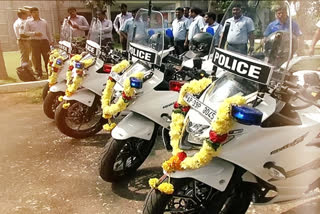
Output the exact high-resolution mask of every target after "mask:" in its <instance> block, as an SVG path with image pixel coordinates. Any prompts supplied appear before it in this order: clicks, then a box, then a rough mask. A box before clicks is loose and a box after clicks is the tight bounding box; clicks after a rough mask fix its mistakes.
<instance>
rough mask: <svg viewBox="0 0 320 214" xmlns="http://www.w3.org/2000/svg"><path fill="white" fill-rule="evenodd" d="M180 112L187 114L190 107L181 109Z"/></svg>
mask: <svg viewBox="0 0 320 214" xmlns="http://www.w3.org/2000/svg"><path fill="white" fill-rule="evenodd" d="M181 110H182V111H183V112H186V113H187V112H188V111H189V110H190V106H185V107H182V108H181Z"/></svg>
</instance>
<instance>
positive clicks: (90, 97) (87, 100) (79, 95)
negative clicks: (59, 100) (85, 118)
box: [63, 88, 96, 107]
mask: <svg viewBox="0 0 320 214" xmlns="http://www.w3.org/2000/svg"><path fill="white" fill-rule="evenodd" d="M95 96H96V95H95V93H93V92H92V91H90V90H88V89H86V88H83V89H80V90H77V91H76V92H75V93H74V94H73V95H71V96H70V97H67V96H64V97H63V99H64V100H76V101H78V102H80V103H83V104H84V105H86V106H89V107H91V106H92V104H93V101H94V98H95Z"/></svg>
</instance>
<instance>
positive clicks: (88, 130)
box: [55, 97, 106, 138]
mask: <svg viewBox="0 0 320 214" xmlns="http://www.w3.org/2000/svg"><path fill="white" fill-rule="evenodd" d="M99 100H100V98H99V97H96V98H95V101H94V102H93V104H92V106H91V107H89V106H87V105H85V104H83V103H80V102H78V101H75V100H72V101H68V102H69V103H70V106H69V108H67V109H64V108H63V102H61V103H60V104H59V106H58V107H57V110H56V112H55V121H56V125H57V127H58V129H59V130H60V131H61V132H62V133H63V134H65V135H67V136H70V137H73V138H86V137H89V136H92V135H94V134H96V133H97V132H99V131H100V130H101V129H102V126H103V124H104V123H105V122H106V120H105V119H103V118H102V110H101V104H100V102H99Z"/></svg>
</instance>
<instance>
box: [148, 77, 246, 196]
mask: <svg viewBox="0 0 320 214" xmlns="http://www.w3.org/2000/svg"><path fill="white" fill-rule="evenodd" d="M210 83H211V81H210V80H208V79H201V80H199V81H197V80H193V81H191V82H190V83H187V84H185V85H184V86H183V87H182V88H181V91H180V94H179V98H178V101H177V104H175V108H176V109H175V110H173V113H172V122H171V124H170V133H169V134H170V144H171V146H172V148H173V151H172V154H173V156H172V157H171V158H170V159H169V160H167V161H165V162H164V163H163V164H162V168H163V169H164V170H165V171H166V172H167V173H171V172H174V171H176V170H185V169H198V168H200V167H203V166H205V165H206V164H208V163H209V162H210V161H211V160H212V158H213V157H216V156H217V155H218V154H219V151H220V148H221V146H222V142H223V141H224V140H225V139H226V137H227V135H226V134H227V133H228V132H229V131H230V129H231V128H232V124H233V120H232V117H231V115H230V111H231V105H244V104H245V103H246V100H245V98H244V97H242V96H239V95H236V96H233V97H229V98H227V99H225V100H224V102H223V103H222V104H220V106H219V108H218V111H217V115H216V118H215V120H214V121H213V122H212V123H211V131H212V137H211V134H210V139H205V140H204V142H203V144H202V147H201V149H200V151H199V152H197V153H196V154H194V155H193V156H192V157H187V155H186V153H185V152H184V151H182V150H181V149H180V148H179V142H180V140H181V138H182V135H183V133H182V131H183V129H184V126H185V124H184V119H185V113H186V112H187V111H188V107H189V106H188V104H187V103H186V102H185V101H184V99H183V98H184V96H185V94H186V93H190V94H199V93H201V92H202V91H203V90H204V89H205V88H206V87H207V86H208V85H209V84H210ZM186 108H187V109H186ZM184 109H186V110H184ZM211 138H212V139H217V141H212V140H211ZM156 181H157V180H154V179H153V180H152V179H150V182H149V185H150V187H151V188H156V189H158V190H159V191H161V192H163V193H166V194H172V193H170V192H171V191H167V189H165V190H164V191H163V189H159V187H160V185H159V186H157V184H155V183H156ZM163 184H165V185H168V183H163Z"/></svg>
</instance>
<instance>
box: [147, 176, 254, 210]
mask: <svg viewBox="0 0 320 214" xmlns="http://www.w3.org/2000/svg"><path fill="white" fill-rule="evenodd" d="M171 183H172V184H173V185H174V193H173V194H172V195H166V194H163V193H161V192H159V191H158V190H155V189H152V190H151V191H150V192H149V193H148V195H147V197H146V201H145V204H144V209H143V213H144V214H160V213H188V214H191V213H194V214H197V213H203V214H205V213H211V214H234V213H237V214H245V213H246V210H247V209H248V206H249V204H250V201H251V195H250V194H249V191H248V193H246V190H244V191H241V194H240V192H239V191H236V188H235V187H234V188H232V189H231V190H230V189H229V188H227V189H226V190H225V191H224V192H220V191H218V190H216V189H214V188H212V187H210V186H208V185H206V184H204V183H202V182H200V181H197V180H194V179H190V178H183V179H171ZM240 195H241V196H240Z"/></svg>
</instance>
